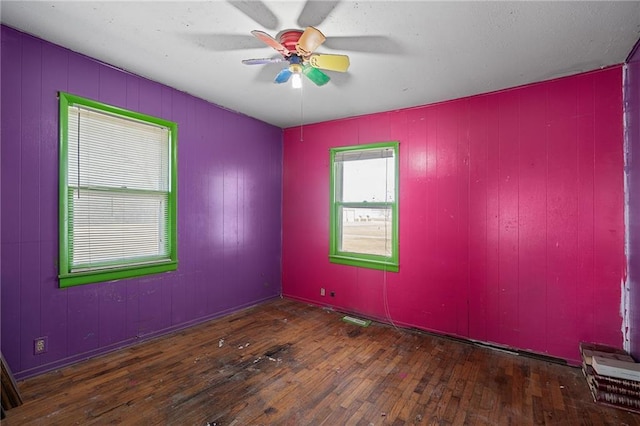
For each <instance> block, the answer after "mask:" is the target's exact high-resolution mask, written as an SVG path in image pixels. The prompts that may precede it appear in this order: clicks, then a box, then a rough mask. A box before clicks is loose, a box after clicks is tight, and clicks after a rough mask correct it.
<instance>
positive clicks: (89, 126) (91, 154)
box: [68, 107, 169, 191]
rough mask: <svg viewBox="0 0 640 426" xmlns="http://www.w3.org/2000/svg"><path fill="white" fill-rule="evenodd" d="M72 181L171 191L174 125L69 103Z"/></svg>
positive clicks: (88, 184) (94, 185) (100, 185)
mask: <svg viewBox="0 0 640 426" xmlns="http://www.w3.org/2000/svg"><path fill="white" fill-rule="evenodd" d="M68 150H69V153H68V161H69V185H70V186H74V187H78V186H84V187H87V186H89V187H113V188H129V189H142V190H151V191H167V190H168V188H169V131H168V129H166V128H161V127H158V126H155V125H152V124H146V123H140V122H137V121H132V120H129V119H127V118H122V117H114V116H112V115H110V114H106V113H101V112H97V111H92V110H86V109H83V108H79V107H71V108H69V146H68Z"/></svg>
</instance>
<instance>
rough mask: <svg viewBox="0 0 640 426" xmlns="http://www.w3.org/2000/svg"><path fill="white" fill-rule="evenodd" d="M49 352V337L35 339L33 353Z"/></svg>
mask: <svg viewBox="0 0 640 426" xmlns="http://www.w3.org/2000/svg"><path fill="white" fill-rule="evenodd" d="M46 352H47V337H46V336H44V337H38V338H36V339H33V354H34V355H40V354H43V353H46Z"/></svg>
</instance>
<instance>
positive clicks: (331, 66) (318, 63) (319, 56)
mask: <svg viewBox="0 0 640 426" xmlns="http://www.w3.org/2000/svg"><path fill="white" fill-rule="evenodd" d="M309 64H310V65H311V66H312V67H314V68H322V69H323V70H329V71H338V72H347V70H348V69H349V57H348V56H347V55H331V54H324V53H314V54H312V55H311V56H310V57H309Z"/></svg>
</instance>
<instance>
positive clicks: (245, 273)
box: [0, 26, 282, 377]
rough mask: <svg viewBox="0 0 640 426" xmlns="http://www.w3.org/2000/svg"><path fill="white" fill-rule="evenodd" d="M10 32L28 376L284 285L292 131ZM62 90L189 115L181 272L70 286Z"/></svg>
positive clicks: (181, 193) (6, 218)
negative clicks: (62, 220)
mask: <svg viewBox="0 0 640 426" xmlns="http://www.w3.org/2000/svg"><path fill="white" fill-rule="evenodd" d="M1 38H2V57H1V59H2V64H1V67H2V68H1V74H2V86H1V90H2V105H1V107H2V119H1V120H2V121H1V124H2V128H1V131H2V151H1V157H2V164H1V165H2V188H1V189H2V194H1V197H2V198H1V203H2V207H1V214H2V220H1V231H2V239H1V241H2V247H1V250H2V251H1V266H2V283H1V286H2V287H1V289H0V290H1V309H2V318H1V319H2V324H1V327H2V329H1V332H2V340H1V345H2V346H1V348H2V353H3V355H4V356H5V358H6V359H7V361H8V363H9V365H10V366H11V368H12V370H13V371H14V373H16V376H18V377H26V376H29V375H32V374H35V373H37V372H39V371H44V370H47V369H51V368H53V367H56V366H58V365H61V364H65V363H69V362H72V361H75V360H78V359H82V358H85V357H88V356H90V355H94V354H98V353H102V352H105V351H108V350H110V349H113V348H117V347H122V346H125V345H128V344H132V343H134V342H136V341H138V340H140V339H143V338H147V337H150V336H153V335H157V334H159V333H164V332H167V331H170V330H174V329H178V328H181V327H185V326H187V325H190V324H194V323H197V322H200V321H203V320H205V319H207V318H211V317H215V316H218V315H222V314H225V313H228V312H231V311H234V310H237V309H240V308H242V307H246V306H250V305H253V304H256V303H258V302H260V301H262V300H265V299H269V298H272V297H276V296H278V295H280V292H281V285H280V278H281V269H280V263H281V259H280V257H281V207H282V130H281V129H279V128H276V127H273V126H270V125H267V124H265V123H262V122H259V121H257V120H254V119H251V118H249V117H246V116H242V115H239V114H237V113H234V112H230V111H227V110H224V109H222V108H219V107H217V106H215V105H212V104H210V103H207V102H205V101H203V100H201V99H197V98H195V97H193V96H190V95H187V94H185V93H182V92H179V91H177V90H174V89H171V88H169V87H166V86H162V85H160V84H157V83H154V82H152V81H149V80H146V79H143V78H140V77H138V76H135V75H131V74H128V73H126V72H123V71H121V70H118V69H115V68H113V67H110V66H107V65H104V64H101V63H99V62H97V61H95V60H92V59H91V58H87V57H85V56H82V55H79V54H76V53H73V52H71V51H69V50H66V49H63V48H60V47H57V46H54V45H52V44H50V43H48V42H45V41H42V40H39V39H37V38H34V37H31V36H28V35H26V34H23V33H20V32H17V31H15V30H12V29H9V28H7V27H4V26H3V27H2V33H1ZM58 91H66V92H70V93H72V94H75V95H79V96H83V97H87V98H91V99H95V100H98V101H101V102H104V103H108V104H112V105H116V106H119V107H123V108H127V109H131V110H135V111H139V112H142V113H146V114H151V115H155V116H158V117H162V118H164V119H168V120H173V121H176V122H177V123H178V129H179V130H178V260H179V265H178V271H176V272H171V273H166V274H159V275H152V276H147V277H143V278H139V279H129V280H122V281H116V282H108V283H101V284H91V285H84V286H79V287H74V288H68V289H60V288H58V281H57V278H56V277H57V268H56V264H57V258H58V100H57V98H56V95H57V92H58ZM42 336H46V337H47V344H48V349H47V352H46V353H45V354H41V355H34V350H33V345H34V339H35V338H38V337H42Z"/></svg>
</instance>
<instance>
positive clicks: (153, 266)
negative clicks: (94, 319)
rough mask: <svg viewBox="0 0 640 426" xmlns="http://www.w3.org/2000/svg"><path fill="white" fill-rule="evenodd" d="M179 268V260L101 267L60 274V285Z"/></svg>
mask: <svg viewBox="0 0 640 426" xmlns="http://www.w3.org/2000/svg"><path fill="white" fill-rule="evenodd" d="M176 269H178V262H175V261H167V262H161V263H160V262H159V263H150V264H147V265H135V266H129V267H122V268H117V269H101V270H96V271H87V272H74V273H67V274H60V275H59V276H58V278H59V280H60V287H61V288H65V287H73V286H76V285H82V284H91V283H97V282H103V281H115V280H121V279H124V278H133V277H140V276H143V275H151V274H158V273H162V272H169V271H175V270H176Z"/></svg>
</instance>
